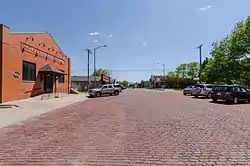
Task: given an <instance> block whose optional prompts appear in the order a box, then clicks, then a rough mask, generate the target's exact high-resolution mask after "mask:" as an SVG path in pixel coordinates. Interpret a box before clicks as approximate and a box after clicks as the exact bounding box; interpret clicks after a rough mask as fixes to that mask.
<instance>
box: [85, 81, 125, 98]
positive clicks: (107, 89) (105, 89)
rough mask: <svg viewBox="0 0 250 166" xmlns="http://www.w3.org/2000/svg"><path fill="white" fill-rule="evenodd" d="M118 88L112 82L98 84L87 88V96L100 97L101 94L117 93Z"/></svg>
mask: <svg viewBox="0 0 250 166" xmlns="http://www.w3.org/2000/svg"><path fill="white" fill-rule="evenodd" d="M119 91H120V90H119V89H118V88H115V87H114V86H113V85H112V84H105V85H99V86H98V87H96V88H94V89H90V90H89V96H91V97H101V96H102V95H110V96H112V95H115V96H117V95H119Z"/></svg>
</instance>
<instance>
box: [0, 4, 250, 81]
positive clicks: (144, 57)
mask: <svg viewBox="0 0 250 166" xmlns="http://www.w3.org/2000/svg"><path fill="white" fill-rule="evenodd" d="M249 6H250V1H249V0H240V1H233V0H232V1H229V0H209V1H208V0H203V1H201V0H188V1H187V0H71V1H66V0H43V1H34V0H24V1H18V0H3V1H1V5H0V23H3V24H6V25H8V26H9V27H10V28H11V30H12V31H17V32H20V31H21V32H26V31H28V32H32V31H35V32H39V31H41V32H43V31H48V32H50V33H51V34H52V35H53V36H54V38H55V39H56V40H57V42H58V44H59V45H60V47H61V48H62V50H63V51H64V53H65V54H67V55H68V56H69V57H71V59H72V74H73V75H86V69H87V54H86V52H85V51H84V49H85V48H93V47H96V46H98V45H99V44H107V45H108V47H107V48H102V49H99V50H98V51H97V68H108V69H111V70H112V71H113V72H112V75H113V77H115V78H117V79H120V80H123V79H127V80H130V81H140V80H142V79H144V80H146V79H148V78H149V76H150V75H151V74H162V70H161V66H160V65H158V64H157V62H164V63H165V65H166V69H167V72H168V71H170V70H174V69H175V67H176V66H178V64H180V63H186V62H190V61H199V56H198V52H197V50H196V46H197V45H199V44H200V43H202V44H203V45H204V47H203V50H202V55H203V56H204V57H206V56H209V51H210V49H211V44H212V42H213V41H215V40H220V39H221V38H222V37H223V36H225V35H226V34H227V33H229V32H230V30H231V29H232V28H233V25H234V24H235V23H236V22H237V21H239V20H243V19H245V18H246V16H248V15H250V10H249ZM95 32H97V33H95ZM90 33H92V36H91V35H89V34H90ZM93 34H94V35H93ZM96 34H98V35H96ZM93 41H98V42H96V43H95V42H93ZM90 67H91V68H93V63H92V61H91V65H90ZM151 69H158V70H151ZM142 70H145V71H142Z"/></svg>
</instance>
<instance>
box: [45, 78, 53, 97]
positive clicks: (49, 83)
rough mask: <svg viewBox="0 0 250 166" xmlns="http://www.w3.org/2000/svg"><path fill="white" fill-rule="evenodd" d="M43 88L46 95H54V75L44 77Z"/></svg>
mask: <svg viewBox="0 0 250 166" xmlns="http://www.w3.org/2000/svg"><path fill="white" fill-rule="evenodd" d="M43 86H44V92H45V93H52V92H53V76H52V75H49V76H45V77H44V82H43Z"/></svg>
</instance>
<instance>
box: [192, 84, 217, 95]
mask: <svg viewBox="0 0 250 166" xmlns="http://www.w3.org/2000/svg"><path fill="white" fill-rule="evenodd" d="M213 87H215V85H213V84H197V85H195V86H194V90H193V92H192V95H193V96H194V97H196V98H197V97H199V96H205V97H207V98H211V94H212V93H211V91H212V89H213Z"/></svg>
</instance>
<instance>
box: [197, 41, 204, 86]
mask: <svg viewBox="0 0 250 166" xmlns="http://www.w3.org/2000/svg"><path fill="white" fill-rule="evenodd" d="M202 46H203V45H202V44H200V45H199V46H198V47H196V49H199V54H200V71H199V81H200V83H201V70H202V62H201V47H202Z"/></svg>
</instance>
